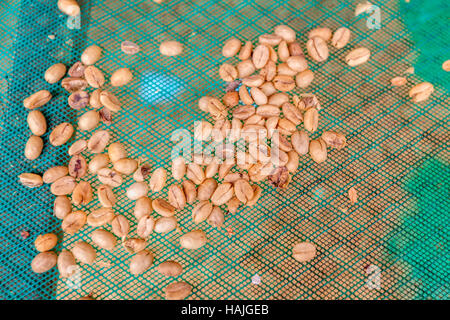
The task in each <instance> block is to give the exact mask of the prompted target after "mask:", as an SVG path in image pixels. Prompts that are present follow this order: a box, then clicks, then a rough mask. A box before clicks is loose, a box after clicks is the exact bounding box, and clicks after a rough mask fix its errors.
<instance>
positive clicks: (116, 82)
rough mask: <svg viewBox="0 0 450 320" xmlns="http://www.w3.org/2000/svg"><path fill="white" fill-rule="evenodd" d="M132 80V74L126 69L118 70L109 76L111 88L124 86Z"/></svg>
mask: <svg viewBox="0 0 450 320" xmlns="http://www.w3.org/2000/svg"><path fill="white" fill-rule="evenodd" d="M131 80H133V74H132V73H131V70H130V69H128V68H120V69H117V70H116V71H114V72H113V74H112V75H111V85H112V86H113V87H121V86H124V85H126V84H128V83H130V82H131Z"/></svg>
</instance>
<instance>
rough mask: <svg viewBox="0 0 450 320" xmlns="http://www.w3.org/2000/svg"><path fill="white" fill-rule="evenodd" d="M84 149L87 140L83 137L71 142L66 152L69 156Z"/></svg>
mask: <svg viewBox="0 0 450 320" xmlns="http://www.w3.org/2000/svg"><path fill="white" fill-rule="evenodd" d="M86 149H87V141H86V140H84V139H80V140H77V141H75V142H74V143H72V145H71V146H70V147H69V150H68V151H67V152H68V153H69V156H73V155H76V154H80V153H82V152H83V151H85V150H86Z"/></svg>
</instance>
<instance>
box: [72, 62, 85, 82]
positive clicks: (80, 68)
mask: <svg viewBox="0 0 450 320" xmlns="http://www.w3.org/2000/svg"><path fill="white" fill-rule="evenodd" d="M85 68H86V67H85V66H84V64H83V63H82V62H81V61H77V62H75V63H74V64H73V66H71V67H70V69H69V72H68V74H69V76H70V77H73V78H82V77H84V69H85Z"/></svg>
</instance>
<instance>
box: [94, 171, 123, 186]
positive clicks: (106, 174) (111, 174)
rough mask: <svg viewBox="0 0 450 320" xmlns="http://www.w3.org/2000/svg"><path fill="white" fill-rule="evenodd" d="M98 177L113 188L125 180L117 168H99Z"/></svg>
mask: <svg viewBox="0 0 450 320" xmlns="http://www.w3.org/2000/svg"><path fill="white" fill-rule="evenodd" d="M97 178H98V180H99V181H100V182H101V183H103V184H106V185H108V186H111V187H113V188H116V187H118V186H120V185H121V184H122V182H123V179H122V176H121V175H120V174H119V173H117V172H116V171H115V170H112V169H109V168H101V169H99V170H98V171H97Z"/></svg>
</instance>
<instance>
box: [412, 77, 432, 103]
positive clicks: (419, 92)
mask: <svg viewBox="0 0 450 320" xmlns="http://www.w3.org/2000/svg"><path fill="white" fill-rule="evenodd" d="M433 92H434V87H433V85H432V84H431V83H429V82H422V83H419V84H417V85H415V86H414V87H412V88H411V89H410V90H409V96H410V98H411V99H412V101H413V102H415V103H419V102H422V101H425V100H427V99H428V98H429V97H430V96H431V94H432V93H433Z"/></svg>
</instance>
